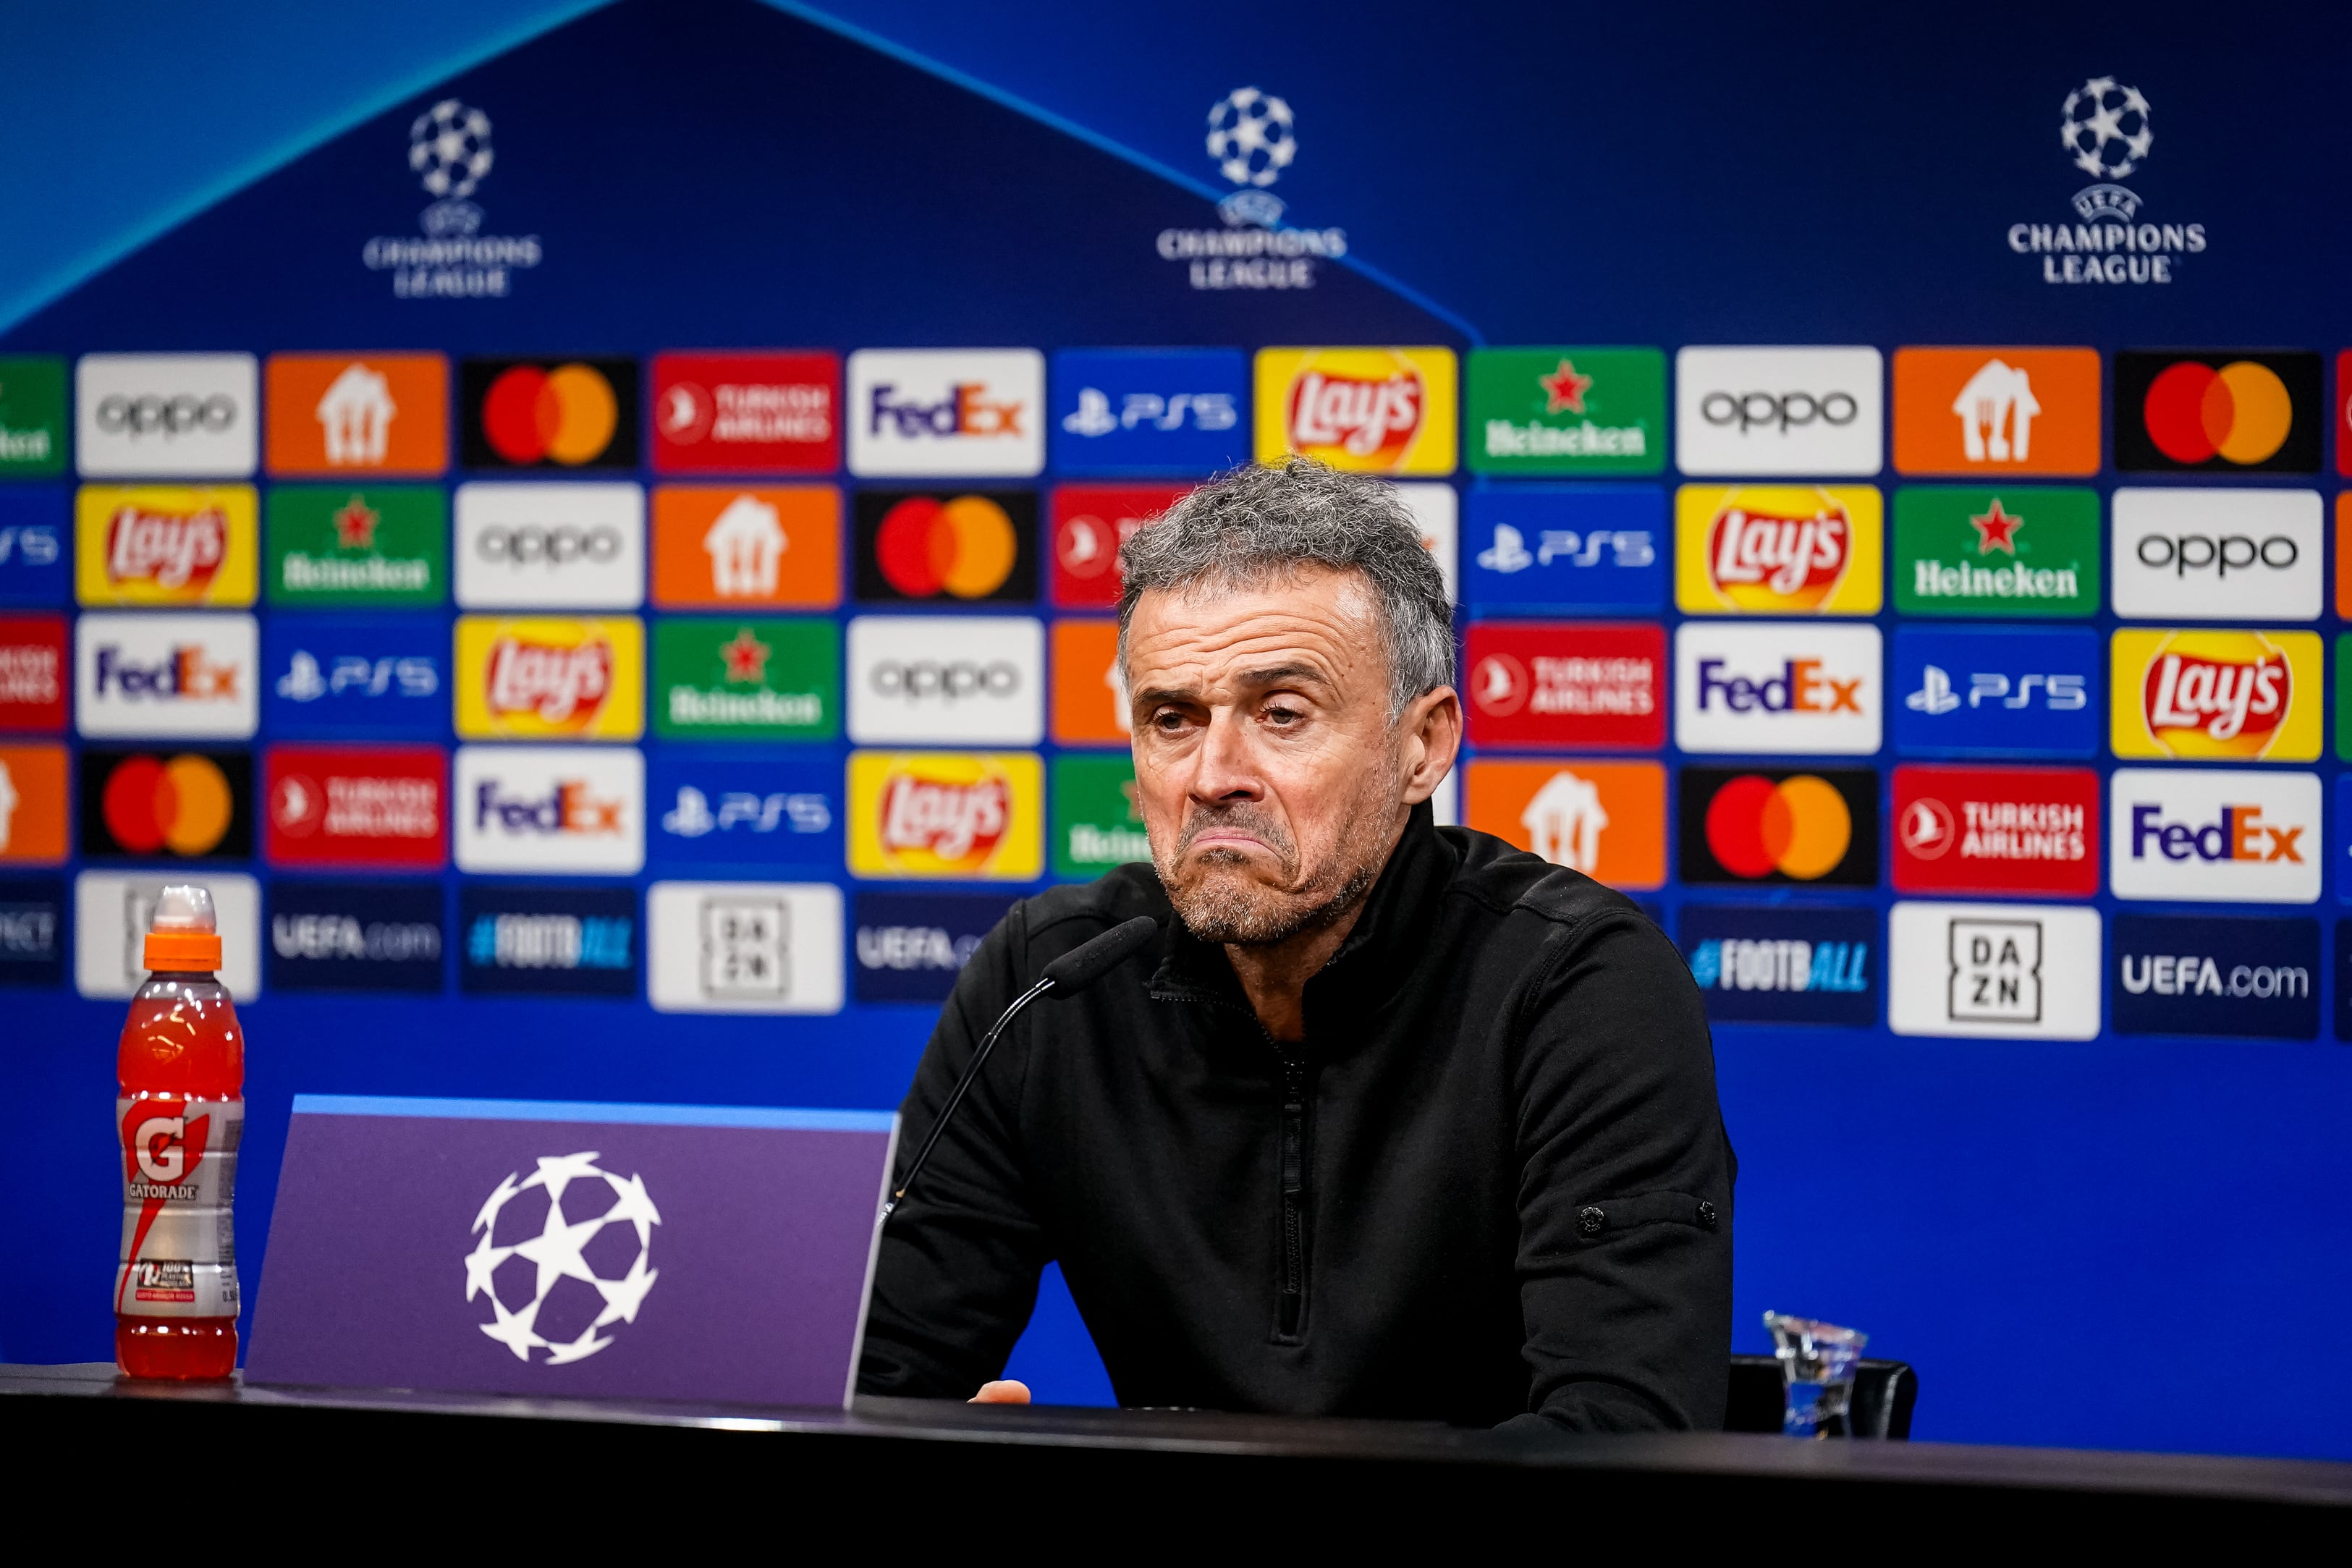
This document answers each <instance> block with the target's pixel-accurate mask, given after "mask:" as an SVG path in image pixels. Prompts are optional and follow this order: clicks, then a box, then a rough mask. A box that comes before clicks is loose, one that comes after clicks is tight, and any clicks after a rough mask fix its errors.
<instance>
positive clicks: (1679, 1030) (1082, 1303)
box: [859, 459, 1736, 1430]
mask: <svg viewBox="0 0 2352 1568" xmlns="http://www.w3.org/2000/svg"><path fill="white" fill-rule="evenodd" d="M1120 564H1121V567H1122V569H1123V570H1124V573H1125V587H1124V591H1123V593H1122V595H1121V597H1120V600H1119V612H1118V615H1119V667H1120V671H1121V673H1122V674H1123V676H1124V680H1125V686H1126V691H1127V700H1128V706H1129V713H1130V715H1131V718H1132V728H1133V736H1134V751H1135V775H1136V789H1135V801H1136V807H1137V810H1138V812H1139V814H1140V816H1141V817H1142V820H1143V824H1144V828H1145V831H1146V832H1147V833H1148V834H1149V836H1150V844H1151V855H1152V863H1151V864H1150V865H1149V866H1142V865H1130V866H1123V867H1121V868H1120V869H1118V870H1117V871H1114V872H1112V873H1109V874H1108V875H1107V876H1104V877H1102V878H1101V879H1100V880H1098V881H1097V882H1094V883H1089V884H1087V885H1085V886H1076V887H1061V888H1055V889H1054V890H1053V891H1051V892H1049V893H1045V894H1041V895H1039V896H1038V897H1035V898H1032V899H1028V900H1025V901H1024V902H1023V903H1021V904H1016V905H1014V906H1013V910H1012V911H1011V912H1010V913H1009V914H1008V915H1006V916H1005V918H1004V920H1003V924H1001V925H998V926H997V928H996V929H995V930H994V931H993V932H992V933H991V934H990V935H989V936H988V938H987V940H986V941H984V942H983V943H982V944H981V946H980V948H979V950H978V951H977V952H976V953H975V954H974V955H973V956H972V959H971V962H970V963H969V964H968V965H967V966H966V967H965V968H964V971H963V973H962V975H961V977H959V979H958V981H957V984H956V988H955V993H954V995H953V997H952V998H950V1000H949V1002H948V1005H947V1008H946V1009H945V1010H944V1011H943V1012H942V1014H941V1015H940V1024H939V1028H938V1030H937V1031H936V1032H935V1033H934V1034H933V1035H932V1037H931V1041H930V1045H929V1048H928V1050H927V1051H925V1052H924V1056H923V1060H922V1061H921V1063H920V1065H919V1067H918V1068H917V1070H916V1074H915V1081H914V1085H913V1087H912V1089H911V1090H910V1091H909V1092H908V1096H907V1101H906V1104H905V1107H904V1116H905V1137H904V1139H903V1140H902V1142H901V1144H900V1145H899V1146H900V1148H901V1149H902V1150H911V1149H912V1148H914V1147H916V1146H918V1145H919V1144H920V1143H921V1141H922V1139H923V1138H924V1136H925V1135H926V1134H928V1133H929V1131H930V1129H931V1126H932V1124H934V1122H935V1121H936V1120H937V1118H938V1116H939V1114H940V1106H941V1105H942V1104H943V1103H945V1102H946V1100H947V1097H948V1095H949V1093H950V1091H951V1088H952V1086H953V1085H954V1083H955V1082H956V1081H957V1080H958V1078H959V1077H960V1076H961V1074H962V1072H963V1071H964V1068H965V1067H966V1065H967V1064H968V1063H969V1062H970V1061H971V1056H972V1052H973V1050H974V1048H975V1046H976V1045H977V1043H978V1041H979V1040H980V1037H981V1035H982V1032H983V1031H984V1030H986V1029H987V1027H988V1025H989V1023H990V1021H991V1020H992V1019H994V1018H995V1017H996V1015H997V1014H998V1012H999V1011H1000V1010H1001V1009H1003V1007H1004V1006H1005V1004H1006V1003H1007V1002H1009V1001H1010V1000H1011V999H1012V998H1013V997H1015V996H1016V995H1018V994H1019V993H1020V992H1021V991H1023V990H1024V989H1025V988H1027V987H1028V986H1029V985H1030V984H1031V983H1032V982H1033V981H1034V979H1035V977H1036V976H1037V973H1038V971H1039V969H1040V967H1042V966H1044V965H1045V964H1046V963H1048V962H1050V961H1051V960H1053V959H1055V958H1056V957H1059V956H1062V955H1063V954H1066V953H1068V952H1070V951H1071V950H1072V949H1074V948H1076V947H1077V946H1080V945H1081V944H1083V943H1084V942H1086V941H1087V940H1088V939H1089V938H1091V937H1093V936H1097V935H1099V934H1101V933H1102V932H1104V931H1107V930H1108V929H1110V928H1111V927H1112V926H1115V925H1118V924H1120V923H1121V922H1123V921H1127V920H1130V919H1132V918H1134V917H1135V916H1137V915H1150V916H1152V917H1154V918H1155V919H1157V920H1159V921H1160V923H1161V927H1162V929H1161V932H1160V940H1159V941H1158V943H1157V944H1156V945H1155V946H1152V947H1149V948H1147V949H1145V950H1144V951H1143V953H1142V954H1141V955H1140V956H1136V957H1132V958H1129V960H1128V961H1127V962H1126V963H1125V964H1124V965H1123V966H1122V967H1119V968H1117V969H1114V970H1112V971H1111V972H1110V973H1109V975H1108V977H1107V978H1105V979H1104V980H1102V981H1101V982H1099V983H1098V984H1097V985H1095V986H1094V987H1092V988H1089V989H1087V990H1085V991H1083V992H1081V993H1079V994H1077V995H1076V996H1074V997H1072V998H1069V999H1067V1000H1066V1001H1059V1002H1055V1003H1053V1004H1052V1005H1048V1006H1040V1007H1036V1008H1033V1009H1030V1010H1029V1011H1027V1012H1026V1013H1024V1014H1023V1015H1022V1016H1021V1018H1020V1019H1018V1020H1017V1021H1016V1022H1015V1023H1014V1024H1013V1026H1012V1027H1011V1028H1010V1029H1009V1030H1007V1031H1006V1033H1005V1035H1004V1037H1003V1040H1002V1041H1001V1043H1000V1044H999V1046H998V1049H997V1051H996V1054H995V1055H994V1056H993V1057H992V1058H991V1059H990V1060H989V1061H988V1062H987V1063H986V1065H985V1067H984V1069H983V1071H982V1074H981V1076H980V1078H979V1079H978V1081H977V1082H975V1084H974V1086H973V1087H972V1089H971V1093H970V1096H969V1098H968V1099H967V1101H966V1102H965V1103H964V1104H963V1106H962V1108H961V1111H960V1112H959V1113H957V1116H956V1118H955V1119H954V1120H953V1121H951V1122H950V1124H948V1127H947V1130H946V1132H945V1134H943V1135H942V1137H941V1138H940V1143H939V1146H938V1148H937V1149H936V1150H935V1151H934V1153H933V1155H932V1157H931V1160H930V1163H929V1165H928V1166H925V1167H924V1171H923V1176H922V1182H921V1184H920V1185H919V1186H916V1187H915V1188H914V1190H913V1191H912V1192H911V1193H909V1194H908V1198H907V1201H906V1202H905V1204H904V1205H903V1207H901V1208H900V1209H899V1210H898V1212H897V1213H896V1214H895V1215H894V1216H893V1218H891V1220H890V1222H889V1224H888V1226H887V1228H885V1230H884V1232H883V1238H882V1246H881V1254H880V1260H879V1263H878V1266H877V1273H876V1277H875V1286H874V1298H873V1305H872V1308H871V1312H870V1314H869V1316H868V1320H867V1325H866V1355H865V1363H864V1365H863V1368H862V1369H861V1373H860V1377H859V1388H860V1389H861V1391H863V1392H866V1393H873V1394H900V1395H918V1396H953V1397H957V1398H968V1397H973V1396H975V1391H977V1397H979V1398H981V1399H983V1400H991V1401H1002V1402H1007V1403H1019V1402H1023V1401H1025V1400H1026V1399H1027V1397H1028V1392H1027V1390H1026V1389H1024V1388H1023V1387H1022V1386H1021V1385H1019V1384H1017V1383H1005V1382H994V1381H991V1380H992V1379H995V1378H997V1377H998V1376H999V1375H1000V1374H1001V1373H1002V1372H1003V1367H1004V1362H1005V1358H1006V1355H1007V1354H1009V1353H1010V1351H1011V1350H1012V1347H1013V1341H1014V1340H1015V1339H1016V1338H1017V1337H1018V1336H1019V1335H1020V1333H1021V1331H1022V1328H1023V1327H1024V1324H1025V1322H1026V1321H1027V1319H1028V1315H1029V1312H1030V1309H1031V1307H1032V1305H1033V1304H1034V1301H1035V1297H1036V1288H1037V1280H1038V1275H1039V1273H1040V1271H1041V1270H1043V1269H1044V1268H1045V1265H1046V1264H1047V1263H1048V1262H1052V1261H1059V1262H1060V1264H1061V1266H1062V1270H1063V1273H1064V1276H1065V1277H1066V1280H1067V1281H1068V1283H1069V1287H1070V1291H1071V1294H1072V1296H1073V1297H1074V1298H1075V1300H1076V1302H1077V1306H1078V1310H1079V1312H1080V1313H1081V1314H1082V1315H1083V1316H1084V1317H1085V1319H1086V1322H1087V1328H1088V1330H1089V1331H1090V1332H1091V1333H1093V1335H1094V1340H1095V1343H1096V1346H1097V1349H1098V1350H1100V1352H1101V1354H1102V1357H1103V1363H1104V1365H1105V1366H1106V1368H1107V1369H1108V1372H1109V1374H1110V1378H1111V1384H1112V1386H1113V1388H1114V1389H1115V1390H1116V1391H1117V1393H1118V1397H1119V1400H1120V1402H1121V1403H1122V1404H1127V1405H1156V1406H1171V1405H1173V1406H1202V1407H1207V1408H1213V1409H1224V1410H1255V1411H1274V1412H1284V1413H1290V1414H1300V1415H1337V1416H1397V1417H1408V1418H1416V1419H1424V1420H1425V1419H1436V1420H1444V1421H1450V1422H1454V1423H1456V1424H1461V1425H1495V1424H1502V1423H1521V1422H1524V1423H1532V1424H1535V1425H1538V1426H1553V1427H1566V1428H1570V1429H1575V1430H1642V1429H1654V1428H1675V1427H1717V1426H1719V1425H1721V1423H1722V1419H1723V1406H1724V1394H1725V1387H1726V1383H1727V1376H1728V1365H1729V1351H1730V1332H1731V1193H1732V1178H1733V1175H1734V1172H1735V1169H1736V1165H1735V1161H1734V1159H1733V1157H1732V1153H1731V1146H1730V1143H1729V1140H1728V1139H1727V1137H1726V1136H1725V1134H1724V1131H1723V1125H1722V1119H1721V1115H1720V1113H1719V1111H1718V1109H1717V1101H1716V1089H1715V1064H1714V1055H1713V1048H1712V1045H1711V1043H1710V1041H1709V1040H1708V1036H1707V1030H1706V1015H1705V1011H1704V1009H1703V1008H1702V1006H1701V1003H1700V999H1699V996H1698V992H1697V988H1696V986H1695V985H1694V984H1693V983H1692V980H1691V977H1690V974H1689V972H1688V971H1687V970H1686V969H1685V967H1684V966H1683V964H1682V961H1681V959H1680V958H1679V957H1678V956H1676V955H1675V951H1674V948H1673V947H1672V946H1670V945H1669V944H1668V943H1667V942H1666V940H1665V938H1664V936H1661V935H1660V934H1659V932H1658V931H1657V929H1656V928H1655V927H1654V926H1653V925H1651V924H1650V923H1649V922H1648V920H1646V919H1645V918H1644V917H1643V915H1642V914H1641V912H1640V911H1639V910H1638V909H1637V908H1635V906H1634V905H1633V904H1632V903H1630V902H1629V901H1627V900H1626V899H1624V898H1623V897H1622V896H1620V895H1619V894H1614V893H1612V892H1610V891H1609V890H1608V889H1606V888H1603V887H1601V886H1600V885H1599V884H1597V883H1593V882H1591V880H1589V879H1588V878H1586V877H1584V876H1583V875H1581V874H1580V873H1576V872H1574V871H1570V870H1568V869H1566V868H1564V867H1561V866H1556V865H1552V864H1549V863H1547V862H1544V861H1542V860H1539V859H1538V858H1537V857H1535V856H1533V855H1530V854H1527V853H1524V852H1520V851H1517V850H1515V849H1513V848H1511V846H1509V845H1508V844H1507V843H1505V842H1503V841H1501V840H1498V839H1495V838H1491V837H1489V836H1487V835H1486V834H1484V833H1478V832H1473V831H1465V830H1463V829H1459V828H1440V827H1437V826H1436V825H1435V823H1434V821H1433V816H1432V813H1431V810H1430V805H1429V800H1430V797H1431V795H1432V794H1433V792H1434V791H1435V789H1437V787H1438V785H1439V783H1440V782H1441V781H1442V780H1443V779H1444V777H1445V775H1446V773H1447V771H1448V770H1449V769H1450V768H1452V767H1453V766H1454V754H1455V751H1456V749H1457V747H1458V746H1459V743H1460V739H1461V733H1462V705H1461V702H1460V700H1459V698H1458V697H1457V696H1456V695H1455V693H1454V632H1453V624H1452V611H1451V607H1450V605H1449V604H1448V602H1447V600H1446V595H1445V590H1444V582H1443V580H1442V579H1441V578H1440V576H1439V574H1438V570H1437V568H1436V566H1435V564H1434V563H1433V561H1432V560H1431V559H1430V558H1429V556H1428V554H1427V552H1426V551H1425V550H1423V549H1422V547H1421V543H1420V539H1419V534H1418V530H1417V529H1416V528H1414V526H1413V523H1412V518H1411V517H1410V516H1409V515H1408V514H1407V512H1406V511H1405V509H1404V507H1403V506H1402V504H1401V502H1400V501H1399V500H1398V499H1397V497H1396V495H1395V492H1394V491H1392V490H1391V489H1390V488H1389V487H1388V486H1385V485H1383V484H1381V483H1380V482H1378V481H1375V480H1370V479H1361V478H1357V477H1353V476H1347V475H1342V474H1338V473H1334V472H1333V471H1331V470H1330V469H1328V468H1325V467H1322V466H1321V465H1317V464H1313V463H1309V462H1307V461H1305V460H1303V459H1294V460H1292V461H1291V462H1290V463H1289V464H1287V465H1285V466H1282V467H1278V468H1251V469H1240V470H1235V471H1234V472H1233V473H1231V474H1227V475H1224V476H1220V477H1219V478H1217V479H1215V480H1213V481H1211V482H1210V483H1209V484H1207V485H1204V486H1202V487H1201V488H1199V489H1197V490H1195V491H1193V492H1192V494H1190V495H1189V496H1187V497H1184V499H1182V500H1181V501H1179V502H1178V503H1177V504H1176V505H1175V506H1174V507H1171V508H1170V509H1169V511H1168V512H1167V514H1166V515H1165V516H1164V517H1160V519H1158V520H1156V521H1154V522H1152V523H1150V524H1149V525H1147V526H1146V527H1144V528H1140V529H1139V530H1138V531H1137V532H1136V534H1135V536H1134V537H1133V538H1131V539H1129V541H1128V543H1127V545H1126V547H1125V549H1123V550H1122V551H1121V552H1120ZM904 1157H905V1156H903V1155H902V1159H903V1158H904Z"/></svg>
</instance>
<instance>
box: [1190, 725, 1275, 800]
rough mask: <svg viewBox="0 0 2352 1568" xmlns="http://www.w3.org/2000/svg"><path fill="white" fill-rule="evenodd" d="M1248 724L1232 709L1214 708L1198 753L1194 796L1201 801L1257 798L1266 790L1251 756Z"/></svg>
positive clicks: (1193, 779)
mask: <svg viewBox="0 0 2352 1568" xmlns="http://www.w3.org/2000/svg"><path fill="white" fill-rule="evenodd" d="M1251 753H1252V747H1251V744H1250V734H1249V726H1248V724H1247V722H1246V721H1245V720H1244V718H1243V716H1242V715H1241V714H1239V713H1238V712H1236V711H1234V709H1231V708H1219V709H1215V710H1213V712H1212V713H1211V715H1210V716H1209V732H1208V735H1207V736H1206V737H1204V739H1203V740H1202V746H1201V749H1200V751H1199V752H1198V753H1197V754H1196V760H1197V766H1196V767H1195V768H1194V771H1193V774H1192V795H1193V798H1194V799H1196V800H1258V799H1259V798H1261V797H1262V796H1264V795H1265V780H1263V779H1260V778H1259V777H1258V771H1257V768H1256V764H1255V758H1253V757H1252V755H1251Z"/></svg>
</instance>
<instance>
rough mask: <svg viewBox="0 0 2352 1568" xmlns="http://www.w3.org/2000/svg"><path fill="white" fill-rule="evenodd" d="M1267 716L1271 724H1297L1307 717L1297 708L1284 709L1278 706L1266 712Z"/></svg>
mask: <svg viewBox="0 0 2352 1568" xmlns="http://www.w3.org/2000/svg"><path fill="white" fill-rule="evenodd" d="M1265 716H1266V720H1267V722H1268V723H1270V724H1295V723H1297V721H1298V720H1299V719H1301V718H1303V717H1305V715H1304V714H1301V713H1300V712H1299V711H1298V710H1297V708H1295V707H1283V706H1280V705H1279V704H1277V705H1276V706H1273V707H1269V708H1267V709H1266V710H1265Z"/></svg>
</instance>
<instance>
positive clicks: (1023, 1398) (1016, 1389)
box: [964, 1377, 1029, 1405]
mask: <svg viewBox="0 0 2352 1568" xmlns="http://www.w3.org/2000/svg"><path fill="white" fill-rule="evenodd" d="M964 1403H965V1404H967V1405H1026V1404H1028V1403H1029V1385H1027V1384H1025V1383H1015V1382H1013V1380H1012V1379H1011V1378H1009V1377H1008V1378H1006V1379H1004V1380H1003V1382H1001V1383H983V1384H982V1385H980V1392H979V1393H977V1394H975V1395H973V1396H971V1398H969V1399H967V1400H965V1401H964Z"/></svg>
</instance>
